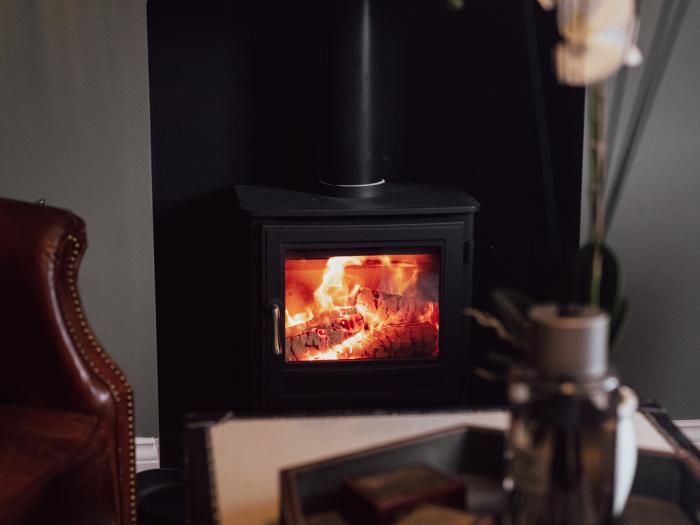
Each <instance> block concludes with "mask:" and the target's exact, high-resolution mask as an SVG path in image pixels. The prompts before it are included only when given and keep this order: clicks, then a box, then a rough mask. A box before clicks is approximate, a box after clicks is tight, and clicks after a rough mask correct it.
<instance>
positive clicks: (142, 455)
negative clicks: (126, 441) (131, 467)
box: [136, 437, 160, 472]
mask: <svg viewBox="0 0 700 525" xmlns="http://www.w3.org/2000/svg"><path fill="white" fill-rule="evenodd" d="M159 467H160V447H159V443H158V438H152V437H137V438H136V472H141V471H142V470H151V469H154V468H159Z"/></svg>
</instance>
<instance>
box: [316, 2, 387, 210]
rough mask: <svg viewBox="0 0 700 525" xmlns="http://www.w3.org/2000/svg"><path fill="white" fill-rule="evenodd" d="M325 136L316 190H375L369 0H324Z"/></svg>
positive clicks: (375, 62) (374, 66)
mask: <svg viewBox="0 0 700 525" xmlns="http://www.w3.org/2000/svg"><path fill="white" fill-rule="evenodd" d="M324 3H325V7H326V11H325V15H326V16H325V17H324V18H325V21H326V22H327V24H328V25H327V26H326V31H327V32H326V33H325V40H326V41H325V42H324V45H327V46H328V49H327V55H326V56H327V60H328V64H327V67H328V72H329V78H328V79H327V82H328V84H327V87H328V94H327V96H328V130H327V132H328V137H326V139H325V140H324V141H323V142H324V143H325V144H326V147H327V151H325V152H324V154H323V157H325V158H326V159H327V160H325V161H324V162H323V163H322V169H321V172H320V174H319V178H320V183H321V187H322V191H324V193H329V194H332V195H336V196H341V197H372V196H375V195H377V194H379V193H380V192H381V189H382V186H383V185H384V182H385V181H384V178H383V177H382V174H381V163H382V160H381V153H380V151H379V146H378V141H379V137H378V135H379V132H378V123H377V109H378V108H377V107H376V105H377V98H378V97H377V86H378V84H379V82H378V78H377V76H378V73H379V59H378V56H377V42H376V37H377V34H378V31H377V30H376V28H375V25H376V20H375V18H376V14H375V13H374V12H373V8H374V7H376V2H373V1H372V0H325V2H324Z"/></svg>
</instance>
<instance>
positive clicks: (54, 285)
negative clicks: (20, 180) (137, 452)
mask: <svg viewBox="0 0 700 525" xmlns="http://www.w3.org/2000/svg"><path fill="white" fill-rule="evenodd" d="M85 247H86V242H85V224H84V222H83V221H82V220H81V219H80V218H78V217H76V216H75V215H73V214H72V213H70V212H67V211H65V210H60V209H56V208H51V207H48V206H47V207H45V206H41V205H38V204H28V203H24V202H18V201H13V200H7V199H1V198H0V525H9V524H13V525H14V524H22V525H25V524H39V523H41V524H48V523H62V524H63V523H65V524H70V525H74V524H75V525H83V524H84V525H103V524H104V525H115V524H118V525H126V524H131V523H135V522H136V502H135V457H134V417H133V396H132V392H131V388H130V386H129V384H128V382H127V380H126V378H125V377H124V374H122V372H121V371H120V370H119V368H118V367H117V365H116V364H115V363H114V361H113V360H112V359H111V358H110V357H109V356H108V355H107V353H106V352H105V351H104V349H103V348H102V346H101V345H100V343H99V342H98V340H97V338H96V337H95V335H94V334H93V332H92V330H91V329H90V326H89V325H88V323H87V320H86V318H85V315H84V312H83V308H82V306H81V303H80V298H79V295H78V290H77V286H76V283H77V273H78V267H79V265H80V261H81V258H82V255H83V253H84V252H85Z"/></svg>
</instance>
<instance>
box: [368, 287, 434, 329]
mask: <svg viewBox="0 0 700 525" xmlns="http://www.w3.org/2000/svg"><path fill="white" fill-rule="evenodd" d="M434 304H435V303H433V302H431V301H421V300H420V299H417V298H415V297H407V296H405V295H397V294H390V293H385V292H380V291H379V290H372V289H370V288H360V291H359V292H357V295H356V296H355V307H356V308H357V310H358V311H359V312H360V313H365V312H367V313H369V314H370V315H372V316H375V317H379V318H380V319H382V320H383V321H384V322H386V323H388V324H405V323H416V322H419V321H425V320H427V319H425V316H426V315H429V314H431V313H432V311H433V308H434Z"/></svg>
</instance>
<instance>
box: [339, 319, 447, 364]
mask: <svg viewBox="0 0 700 525" xmlns="http://www.w3.org/2000/svg"><path fill="white" fill-rule="evenodd" d="M437 350H438V329H437V326H435V325H434V324H433V323H413V324H393V325H386V326H384V327H383V328H380V329H378V330H370V331H368V332H367V333H366V334H365V336H364V337H363V338H362V339H361V340H359V341H357V342H356V343H355V344H353V345H352V346H350V347H348V348H343V350H342V351H341V352H339V354H338V359H400V358H409V357H434V356H436V355H437Z"/></svg>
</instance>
